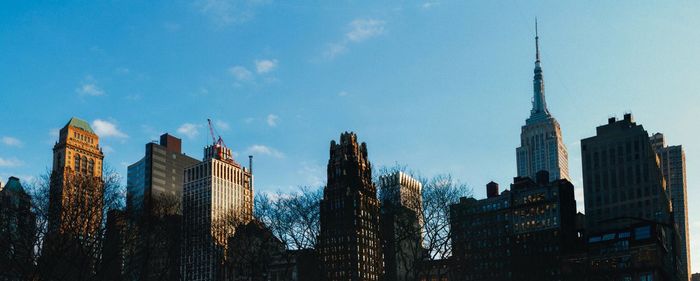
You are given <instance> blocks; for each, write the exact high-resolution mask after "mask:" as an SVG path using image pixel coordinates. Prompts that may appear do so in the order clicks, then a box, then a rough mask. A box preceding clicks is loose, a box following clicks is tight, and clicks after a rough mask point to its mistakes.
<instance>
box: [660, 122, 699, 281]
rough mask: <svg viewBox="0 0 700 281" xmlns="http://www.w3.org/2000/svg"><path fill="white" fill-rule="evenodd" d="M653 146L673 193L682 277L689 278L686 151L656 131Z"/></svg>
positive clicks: (672, 205) (672, 199) (674, 217)
mask: <svg viewBox="0 0 700 281" xmlns="http://www.w3.org/2000/svg"><path fill="white" fill-rule="evenodd" d="M650 141H651V146H652V147H653V148H654V150H655V151H656V154H657V155H658V156H659V159H660V160H661V172H662V173H663V175H664V179H665V181H666V188H667V189H668V190H669V193H670V194H671V207H672V209H673V221H674V223H675V224H676V227H677V229H678V236H680V239H681V241H679V243H678V244H679V245H680V249H679V250H680V252H681V257H680V263H681V264H680V267H681V269H682V272H681V275H680V278H681V280H687V279H688V277H689V275H690V235H689V233H688V194H687V185H686V177H685V152H684V151H683V147H682V146H680V145H673V146H666V140H665V139H664V135H663V134H660V133H656V134H654V135H653V136H651V138H650Z"/></svg>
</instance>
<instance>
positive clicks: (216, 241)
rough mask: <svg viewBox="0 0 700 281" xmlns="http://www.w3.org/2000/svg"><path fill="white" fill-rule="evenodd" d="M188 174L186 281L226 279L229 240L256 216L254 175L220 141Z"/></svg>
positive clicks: (185, 192)
mask: <svg viewBox="0 0 700 281" xmlns="http://www.w3.org/2000/svg"><path fill="white" fill-rule="evenodd" d="M251 161H252V160H251ZM184 176H185V178H184V190H183V196H182V213H183V228H182V229H183V231H182V235H183V242H184V248H183V250H182V255H181V257H182V261H181V268H182V278H183V280H201V281H204V280H222V279H224V278H226V275H227V272H226V271H225V270H224V269H225V267H224V259H225V257H226V251H227V248H228V240H229V238H230V237H231V236H233V235H234V232H235V230H236V227H237V226H239V225H242V224H245V223H247V222H248V221H250V220H251V219H252V216H253V185H252V183H253V174H252V173H251V170H250V168H249V169H246V168H245V167H242V166H241V165H240V164H238V163H236V161H234V159H233V156H232V154H231V150H230V149H229V148H227V147H226V146H224V145H223V142H218V143H215V144H212V145H209V146H207V147H206V148H205V149H204V160H203V161H202V162H200V163H197V164H195V165H193V166H190V167H187V168H186V169H185V173H184Z"/></svg>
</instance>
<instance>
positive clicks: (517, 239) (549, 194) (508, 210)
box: [450, 171, 577, 281]
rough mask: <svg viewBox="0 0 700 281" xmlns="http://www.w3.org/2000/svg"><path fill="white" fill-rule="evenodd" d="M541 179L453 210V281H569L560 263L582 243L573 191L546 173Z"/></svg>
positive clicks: (521, 182) (523, 181) (519, 180)
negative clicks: (580, 241)
mask: <svg viewBox="0 0 700 281" xmlns="http://www.w3.org/2000/svg"><path fill="white" fill-rule="evenodd" d="M537 177H538V178H537V181H533V180H532V179H530V178H522V177H517V178H515V180H514V183H513V184H512V185H511V189H510V191H504V192H502V193H501V194H500V195H496V196H491V197H490V198H486V199H481V200H476V199H474V198H461V199H460V202H459V203H457V204H454V205H451V206H450V223H451V226H452V237H451V238H452V265H453V267H452V269H453V275H452V277H451V278H450V280H465V281H466V280H469V281H475V280H565V279H564V278H563V277H562V274H561V263H562V260H563V257H564V256H565V255H566V254H567V253H569V252H571V251H573V250H574V246H575V241H576V237H577V232H576V226H575V221H576V219H575V217H576V201H575V199H574V187H573V185H572V184H571V183H570V182H569V181H568V180H566V179H560V180H555V181H551V182H550V181H549V174H548V173H547V172H546V171H540V172H539V173H538V174H537ZM490 187H491V188H493V185H492V184H490Z"/></svg>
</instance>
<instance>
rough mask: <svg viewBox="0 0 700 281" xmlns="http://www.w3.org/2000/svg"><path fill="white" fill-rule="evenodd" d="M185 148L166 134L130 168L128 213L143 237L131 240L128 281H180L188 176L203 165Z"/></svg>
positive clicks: (128, 177)
mask: <svg viewBox="0 0 700 281" xmlns="http://www.w3.org/2000/svg"><path fill="white" fill-rule="evenodd" d="M181 147H182V142H181V140H180V139H179V138H176V137H174V136H172V135H170V134H163V135H161V136H160V142H159V143H155V142H151V143H147V144H146V153H145V156H144V157H143V158H142V159H141V160H139V161H137V162H136V163H134V164H132V165H130V166H129V167H128V172H127V196H126V198H127V202H126V205H127V208H126V210H127V214H128V216H129V220H130V222H131V225H132V227H134V228H136V229H138V231H137V233H139V235H138V237H137V239H131V240H132V242H134V245H132V246H131V247H133V251H132V253H131V255H130V257H129V261H128V262H127V264H128V266H127V276H128V278H129V279H138V280H163V279H167V280H175V279H179V278H180V277H179V276H180V251H181V248H180V245H181V240H180V239H181V236H180V234H179V232H180V228H181V226H182V189H183V182H184V177H183V174H184V171H185V168H187V167H190V166H192V165H195V164H197V163H199V162H200V161H199V160H197V159H194V158H192V157H189V156H187V155H185V154H183V153H182V149H181Z"/></svg>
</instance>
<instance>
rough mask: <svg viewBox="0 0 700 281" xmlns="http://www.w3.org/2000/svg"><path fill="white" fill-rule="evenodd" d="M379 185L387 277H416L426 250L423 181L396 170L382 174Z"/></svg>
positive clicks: (386, 278)
mask: <svg viewBox="0 0 700 281" xmlns="http://www.w3.org/2000/svg"><path fill="white" fill-rule="evenodd" d="M379 186H380V187H379V188H380V190H381V194H382V198H381V199H380V204H381V212H380V214H381V215H380V223H381V232H382V247H383V250H384V263H385V266H384V268H385V276H384V280H387V281H390V280H414V279H416V276H417V273H418V272H420V271H421V270H420V269H421V268H420V266H421V264H420V263H421V261H422V258H423V253H424V250H423V245H422V231H421V230H422V226H423V212H422V208H423V207H422V201H423V200H422V197H421V189H422V185H421V183H420V181H418V180H416V179H414V178H413V177H411V176H410V175H408V174H406V173H403V172H395V173H391V174H388V175H383V176H381V177H379Z"/></svg>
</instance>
